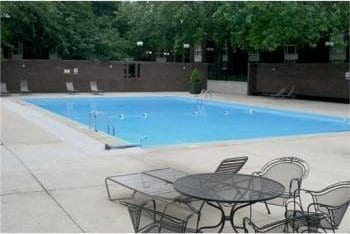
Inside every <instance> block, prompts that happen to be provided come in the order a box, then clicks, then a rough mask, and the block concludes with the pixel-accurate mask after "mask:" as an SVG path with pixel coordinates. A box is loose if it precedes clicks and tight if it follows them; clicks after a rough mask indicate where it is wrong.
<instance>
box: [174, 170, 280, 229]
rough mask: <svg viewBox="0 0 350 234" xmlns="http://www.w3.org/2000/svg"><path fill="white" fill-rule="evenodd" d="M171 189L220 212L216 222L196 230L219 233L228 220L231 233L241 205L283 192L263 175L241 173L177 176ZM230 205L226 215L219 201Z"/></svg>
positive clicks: (277, 184)
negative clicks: (216, 230)
mask: <svg viewBox="0 0 350 234" xmlns="http://www.w3.org/2000/svg"><path fill="white" fill-rule="evenodd" d="M174 188H175V189H176V190H177V191H178V192H180V193H182V194H184V195H186V196H189V197H193V198H197V199H200V200H203V201H205V202H206V203H207V204H208V205H210V206H212V207H214V208H216V209H218V210H219V211H220V212H221V219H220V222H219V223H218V224H217V225H214V226H206V227H201V228H200V229H199V231H202V230H203V229H207V228H217V227H219V226H220V225H221V227H220V229H219V232H221V231H222V230H223V228H224V226H225V222H226V221H227V220H230V223H231V225H232V228H233V230H234V231H235V232H238V231H237V228H241V227H237V226H235V225H234V220H233V217H234V214H235V213H236V212H237V210H239V209H242V208H243V207H246V206H249V205H252V204H254V203H256V202H261V201H266V200H270V199H273V198H276V197H279V196H281V195H282V194H283V192H284V190H285V188H284V186H283V185H282V184H280V183H278V182H276V181H274V180H271V179H267V178H263V177H257V176H253V175H244V174H218V173H204V174H194V175H189V176H185V177H182V178H179V179H177V180H176V181H175V183H174ZM223 203H224V204H230V205H231V211H230V215H226V214H225V212H224V209H223V207H222V204H223Z"/></svg>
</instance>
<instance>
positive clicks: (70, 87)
mask: <svg viewBox="0 0 350 234" xmlns="http://www.w3.org/2000/svg"><path fill="white" fill-rule="evenodd" d="M66 88H67V92H69V93H71V94H73V93H76V92H79V90H77V89H75V88H74V85H73V82H70V81H69V82H66Z"/></svg>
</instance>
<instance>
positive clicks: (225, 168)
mask: <svg viewBox="0 0 350 234" xmlns="http://www.w3.org/2000/svg"><path fill="white" fill-rule="evenodd" d="M247 160H248V157H246V156H244V157H236V158H227V159H224V160H223V161H222V162H221V163H220V165H219V166H218V168H217V169H216V171H215V173H233V174H236V173H238V172H239V170H241V168H242V167H243V166H244V164H245V163H246V162H247Z"/></svg>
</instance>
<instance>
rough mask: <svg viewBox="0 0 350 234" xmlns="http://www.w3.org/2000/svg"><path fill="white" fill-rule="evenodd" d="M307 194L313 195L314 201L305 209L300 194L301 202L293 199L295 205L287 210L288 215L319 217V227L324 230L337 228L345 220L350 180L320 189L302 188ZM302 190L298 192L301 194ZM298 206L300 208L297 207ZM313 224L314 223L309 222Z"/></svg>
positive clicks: (349, 199) (349, 201) (349, 200)
mask: <svg viewBox="0 0 350 234" xmlns="http://www.w3.org/2000/svg"><path fill="white" fill-rule="evenodd" d="M300 191H304V192H305V193H306V194H309V195H311V197H312V200H313V202H312V203H310V204H309V205H308V206H307V209H306V210H305V209H304V208H303V204H302V202H301V199H300V196H299V202H297V201H296V199H294V200H293V204H294V207H293V209H292V210H287V212H286V216H287V217H291V216H301V215H303V216H305V215H308V216H309V217H318V218H319V222H318V223H317V227H318V228H321V229H323V230H333V231H335V229H337V228H338V227H339V225H340V223H341V221H342V220H343V217H344V215H345V213H346V211H347V209H348V207H349V204H350V181H343V182H339V183H336V184H333V185H330V186H328V187H326V188H325V189H322V190H320V191H311V190H305V189H300ZM300 191H299V192H298V194H299V195H300ZM296 206H298V208H300V210H297V209H296ZM308 225H309V226H313V224H310V223H309V224H308Z"/></svg>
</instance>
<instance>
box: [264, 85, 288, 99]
mask: <svg viewBox="0 0 350 234" xmlns="http://www.w3.org/2000/svg"><path fill="white" fill-rule="evenodd" d="M286 90H287V89H286V88H285V87H283V88H281V89H279V90H278V91H277V92H276V93H264V94H261V95H262V96H268V97H280V96H281V95H283V94H284V93H285V92H286Z"/></svg>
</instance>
